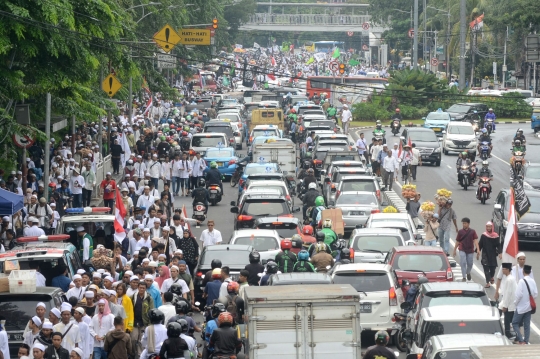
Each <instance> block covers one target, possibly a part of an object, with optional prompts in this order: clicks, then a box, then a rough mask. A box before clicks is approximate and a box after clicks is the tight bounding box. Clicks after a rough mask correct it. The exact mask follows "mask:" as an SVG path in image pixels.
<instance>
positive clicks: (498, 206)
mask: <svg viewBox="0 0 540 359" xmlns="http://www.w3.org/2000/svg"><path fill="white" fill-rule="evenodd" d="M493 208H494V209H496V210H497V211H502V206H501V204H500V203H496V204H495V205H494V206H493Z"/></svg>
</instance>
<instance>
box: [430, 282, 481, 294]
mask: <svg viewBox="0 0 540 359" xmlns="http://www.w3.org/2000/svg"><path fill="white" fill-rule="evenodd" d="M449 290H466V291H476V292H482V293H485V292H486V291H485V290H484V286H483V285H481V284H478V283H476V282H461V281H460V282H428V283H425V284H423V285H422V293H429V292H444V291H449Z"/></svg>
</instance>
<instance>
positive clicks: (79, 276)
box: [73, 274, 82, 280]
mask: <svg viewBox="0 0 540 359" xmlns="http://www.w3.org/2000/svg"><path fill="white" fill-rule="evenodd" d="M75 279H82V277H81V275H80V274H75V275H74V276H73V280H75Z"/></svg>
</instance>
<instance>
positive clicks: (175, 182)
mask: <svg viewBox="0 0 540 359" xmlns="http://www.w3.org/2000/svg"><path fill="white" fill-rule="evenodd" d="M179 190H180V177H173V178H172V191H173V193H174V194H176V195H177V194H178V191H179Z"/></svg>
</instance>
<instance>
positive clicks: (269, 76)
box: [266, 74, 276, 81]
mask: <svg viewBox="0 0 540 359" xmlns="http://www.w3.org/2000/svg"><path fill="white" fill-rule="evenodd" d="M266 77H268V78H269V79H270V80H272V81H276V76H274V74H268V75H266Z"/></svg>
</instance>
